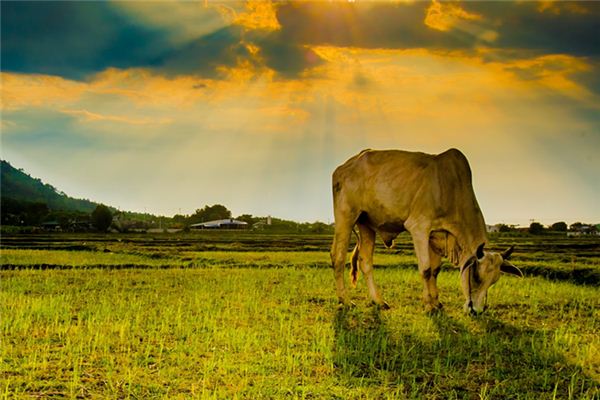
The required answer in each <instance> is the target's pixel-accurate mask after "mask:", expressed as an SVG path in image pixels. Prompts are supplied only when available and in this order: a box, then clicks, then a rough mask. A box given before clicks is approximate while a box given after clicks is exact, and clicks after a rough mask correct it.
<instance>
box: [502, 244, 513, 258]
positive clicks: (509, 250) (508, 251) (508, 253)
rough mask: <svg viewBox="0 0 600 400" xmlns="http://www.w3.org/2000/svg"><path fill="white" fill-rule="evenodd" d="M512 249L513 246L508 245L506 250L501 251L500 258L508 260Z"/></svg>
mask: <svg viewBox="0 0 600 400" xmlns="http://www.w3.org/2000/svg"><path fill="white" fill-rule="evenodd" d="M514 249H515V246H510V247H509V248H508V249H507V250H506V251H504V252H503V253H502V258H503V259H505V260H508V258H509V257H510V255H511V254H512V252H513V250H514Z"/></svg>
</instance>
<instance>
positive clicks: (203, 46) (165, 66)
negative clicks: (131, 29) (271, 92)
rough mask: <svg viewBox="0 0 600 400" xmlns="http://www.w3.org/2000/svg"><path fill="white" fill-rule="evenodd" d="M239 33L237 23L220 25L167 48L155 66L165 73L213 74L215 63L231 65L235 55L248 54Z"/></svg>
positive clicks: (238, 56) (238, 57)
mask: <svg viewBox="0 0 600 400" xmlns="http://www.w3.org/2000/svg"><path fill="white" fill-rule="evenodd" d="M242 35H243V29H242V28H241V27H237V26H228V27H225V28H221V29H219V30H217V31H216V32H213V33H211V34H209V35H206V36H203V37H201V38H198V39H194V40H191V41H190V42H188V43H186V44H184V45H182V46H181V47H179V48H175V49H172V50H171V51H169V52H167V53H166V54H165V55H164V56H163V57H162V59H161V62H160V66H159V67H158V68H159V69H160V70H161V71H163V72H166V73H167V74H169V75H180V74H192V75H194V74H202V75H204V76H215V75H216V73H217V68H218V67H219V66H233V65H236V64H237V62H238V60H239V59H242V58H245V59H249V58H250V54H249V52H248V49H247V47H246V45H245V44H244V43H243V41H242Z"/></svg>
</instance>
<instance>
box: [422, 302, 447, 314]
mask: <svg viewBox="0 0 600 400" xmlns="http://www.w3.org/2000/svg"><path fill="white" fill-rule="evenodd" d="M443 312H444V306H443V305H442V303H438V304H427V305H425V313H427V314H430V315H436V314H441V313H443Z"/></svg>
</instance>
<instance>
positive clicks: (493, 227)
mask: <svg viewBox="0 0 600 400" xmlns="http://www.w3.org/2000/svg"><path fill="white" fill-rule="evenodd" d="M485 229H486V230H487V231H488V232H489V233H493V232H500V224H496V225H486V226H485Z"/></svg>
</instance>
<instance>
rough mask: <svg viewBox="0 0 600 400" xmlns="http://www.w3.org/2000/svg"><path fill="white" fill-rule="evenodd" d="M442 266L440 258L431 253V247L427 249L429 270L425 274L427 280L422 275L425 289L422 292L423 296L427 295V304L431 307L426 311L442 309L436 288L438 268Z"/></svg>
mask: <svg viewBox="0 0 600 400" xmlns="http://www.w3.org/2000/svg"><path fill="white" fill-rule="evenodd" d="M441 264H442V256H440V255H439V254H437V253H436V252H434V251H433V249H432V248H431V246H430V247H429V270H428V272H427V273H426V275H428V276H427V279H425V277H424V276H423V275H421V277H422V278H423V284H424V286H425V287H426V288H427V289H426V290H424V293H423V296H425V293H427V296H428V299H427V300H426V303H427V304H430V305H431V307H430V308H429V310H428V311H436V310H441V309H442V303H440V300H439V295H438V288H437V276H438V274H439V273H440V267H441Z"/></svg>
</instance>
